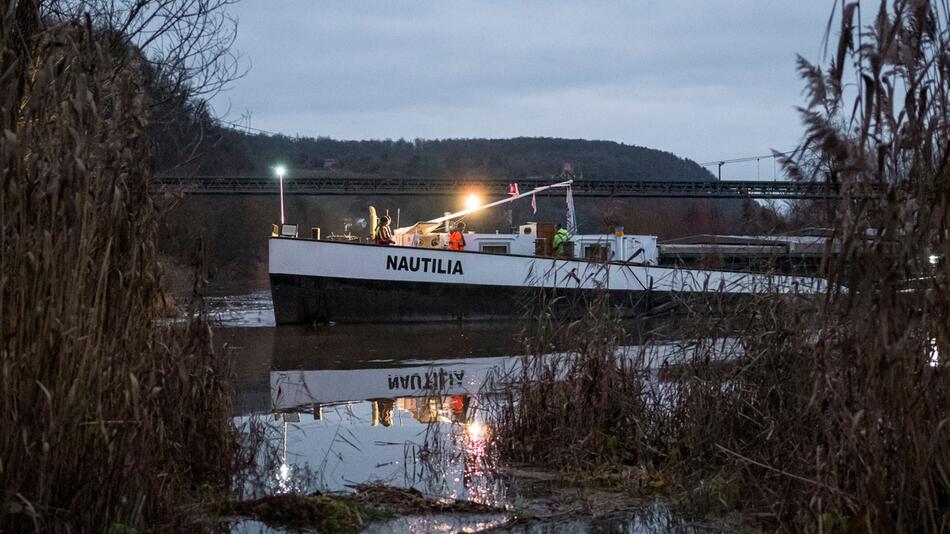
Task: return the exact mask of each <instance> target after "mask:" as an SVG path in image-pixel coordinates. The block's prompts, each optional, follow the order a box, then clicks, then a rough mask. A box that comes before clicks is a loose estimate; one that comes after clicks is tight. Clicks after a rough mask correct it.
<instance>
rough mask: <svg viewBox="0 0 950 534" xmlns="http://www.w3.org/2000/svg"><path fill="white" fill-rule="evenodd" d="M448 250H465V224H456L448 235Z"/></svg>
mask: <svg viewBox="0 0 950 534" xmlns="http://www.w3.org/2000/svg"><path fill="white" fill-rule="evenodd" d="M449 250H465V223H463V222H460V223H458V224H456V225H455V229H454V230H452V233H451V234H449Z"/></svg>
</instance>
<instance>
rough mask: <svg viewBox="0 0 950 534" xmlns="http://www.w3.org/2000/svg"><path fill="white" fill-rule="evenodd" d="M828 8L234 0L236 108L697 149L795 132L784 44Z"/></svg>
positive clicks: (301, 127) (718, 152) (797, 41)
mask: <svg viewBox="0 0 950 534" xmlns="http://www.w3.org/2000/svg"><path fill="white" fill-rule="evenodd" d="M830 9H831V3H830V2H826V1H824V0H822V1H818V0H811V1H807V2H772V1H762V0H746V1H731V2H722V1H717V2H700V1H695V2H687V1H685V0H675V1H668V2H660V1H637V2H599V1H594V2H570V3H569V2H535V1H532V2H444V3H442V2H438V3H437V2H386V1H371V2H304V1H281V2H263V1H259V0H255V1H251V0H245V1H244V2H243V3H241V4H238V5H237V6H236V13H235V14H236V15H238V16H239V18H240V20H241V26H240V29H239V37H238V42H237V46H238V48H239V49H241V50H242V51H243V52H244V54H245V55H246V57H248V58H249V59H250V60H251V61H252V65H253V68H252V70H251V72H250V74H249V75H248V76H247V77H246V78H244V79H242V80H240V81H238V82H236V84H235V86H234V88H233V89H232V90H231V91H229V92H227V93H225V94H223V95H221V96H219V97H218V98H217V99H216V100H215V101H214V104H215V107H216V108H217V109H224V108H226V107H227V105H228V103H229V102H230V104H231V107H232V109H233V110H234V111H235V113H232V118H233V116H234V115H236V114H237V112H240V111H243V110H244V109H250V110H251V111H252V112H253V119H254V122H253V125H254V126H257V127H260V128H265V129H270V130H277V131H284V132H287V133H300V134H306V135H330V136H334V137H342V138H385V137H407V138H412V137H455V136H466V137H476V136H478V137H482V136H484V137H507V136H515V135H548V136H565V137H586V138H597V139H612V140H616V141H621V142H626V143H631V144H640V145H646V146H653V147H656V148H660V149H664V150H670V151H673V152H676V153H678V154H680V155H684V156H687V157H693V158H695V159H699V160H703V159H715V158H720V157H730V156H741V155H747V154H750V153H756V152H760V151H763V150H766V149H767V148H769V147H776V148H783V147H785V146H788V145H789V144H791V143H793V142H794V141H795V140H796V139H797V136H798V134H799V132H800V126H799V123H798V119H797V117H796V115H795V113H794V111H793V106H795V105H797V104H799V102H800V97H799V93H800V87H801V83H800V82H799V81H798V80H797V78H796V74H795V72H794V56H795V53H803V54H805V55H814V53H815V52H817V47H818V41H819V39H820V37H821V32H822V31H823V27H824V23H825V21H826V18H827V15H828V12H829V10H830Z"/></svg>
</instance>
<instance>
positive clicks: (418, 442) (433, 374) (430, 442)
mask: <svg viewBox="0 0 950 534" xmlns="http://www.w3.org/2000/svg"><path fill="white" fill-rule="evenodd" d="M261 300H262V299H261V298H257V297H253V298H247V299H243V300H241V301H240V302H241V304H240V306H239V309H238V310H237V311H230V312H225V313H219V315H220V316H221V317H227V318H230V319H228V320H227V321H222V322H223V324H225V325H226V326H223V327H220V328H218V329H217V330H216V334H215V340H216V343H217V344H218V345H219V346H220V347H221V348H222V350H223V351H224V352H225V353H226V354H227V355H229V356H230V358H231V360H232V361H233V362H234V365H235V370H236V373H237V386H238V387H237V395H236V398H235V402H234V407H235V413H234V416H235V419H236V421H237V422H238V424H239V425H240V424H242V423H245V422H247V421H249V420H251V419H255V420H257V421H259V422H262V423H263V424H264V425H265V426H266V432H267V435H268V436H269V437H271V438H272V439H273V444H274V450H275V452H276V455H277V458H275V460H276V462H275V464H274V465H273V468H272V469H271V470H269V471H268V472H267V473H266V476H265V477H264V479H263V480H264V481H265V484H264V485H263V486H261V487H255V488H254V490H255V491H253V492H250V494H249V496H260V495H261V494H262V493H280V492H288V491H297V492H312V491H348V490H350V489H352V487H353V486H355V485H358V484H364V483H370V482H384V483H386V484H389V485H394V486H402V487H409V488H415V489H418V490H419V491H421V492H423V493H424V494H426V495H427V496H430V497H447V498H460V499H470V500H474V501H477V502H482V503H487V504H496V505H505V504H511V503H512V501H515V502H518V499H521V498H522V497H519V496H518V495H514V494H512V495H509V493H508V492H509V491H512V492H517V491H518V490H517V488H514V489H511V490H509V487H508V486H507V485H506V484H505V483H503V482H502V481H501V480H499V479H498V478H497V477H496V475H495V474H494V473H495V470H494V467H495V465H494V463H493V461H492V459H491V458H490V457H488V455H487V454H486V443H487V440H488V439H489V438H490V437H491V433H492V429H491V427H490V426H489V425H488V423H487V421H486V418H485V414H484V407H483V406H480V405H484V399H482V398H480V394H481V392H482V390H483V386H484V385H485V384H486V382H489V381H491V380H493V379H496V378H498V377H499V376H504V375H507V374H509V373H512V372H515V371H518V370H519V369H518V366H519V365H520V364H521V360H520V358H518V357H516V356H513V355H514V354H516V353H517V352H518V351H517V346H518V345H517V343H516V342H515V341H514V336H513V335H514V331H513V328H512V327H510V326H506V325H499V324H474V325H445V324H432V325H413V326H412V327H411V328H408V327H406V326H403V325H359V326H349V325H340V326H334V327H294V326H290V327H280V328H274V327H264V328H248V327H247V326H258V325H266V320H265V319H261V317H265V318H266V315H267V313H268V311H267V310H266V305H265V304H264V303H262V302H260V301H261ZM262 310H263V311H262ZM259 319H260V320H259ZM228 325H229V326H228ZM235 325H238V326H235ZM739 351H741V346H740V344H739V343H738V342H737V340H732V339H724V340H721V347H719V348H718V349H717V350H716V351H715V357H716V358H732V357H735V356H736V354H737V353H738V352H739ZM622 356H623V357H632V358H638V359H639V362H638V364H639V365H640V366H641V367H640V368H648V369H651V370H653V371H654V372H653V373H652V378H650V380H651V381H655V382H656V383H659V384H660V386H659V387H658V389H657V391H658V395H659V397H661V398H662V397H665V396H667V395H672V394H674V391H673V390H672V389H670V390H669V391H668V390H667V387H666V384H665V382H664V381H663V380H662V373H661V372H660V370H661V369H663V368H665V367H667V366H668V365H670V364H675V363H677V362H679V361H684V360H686V359H689V358H690V357H692V353H691V352H690V351H689V350H686V351H684V350H682V347H681V346H680V345H679V344H669V345H659V344H654V345H651V346H650V347H648V348H644V349H640V348H638V347H627V348H626V349H625V350H624V351H623V353H622ZM480 401H481V402H480ZM650 510H652V511H653V513H639V512H638V513H637V514H635V515H630V516H627V517H613V518H610V519H600V520H597V521H593V522H592V521H590V520H577V521H575V520H573V519H570V520H563V521H559V522H558V523H557V524H549V523H546V524H544V525H535V526H524V527H523V528H521V529H520V530H519V529H518V528H515V530H514V531H521V532H607V531H610V532H665V531H668V530H670V529H674V528H675V529H677V531H680V529H682V523H681V521H678V520H677V518H676V516H675V514H671V513H670V511H669V509H668V508H667V507H666V506H665V505H662V504H658V505H656V507H655V508H650V507H648V508H647V510H646V511H647V512H649V511H650ZM456 520H461V519H459V518H443V519H438V520H435V519H434V518H433V517H427V518H412V517H409V518H400V519H398V520H396V522H395V523H393V524H392V525H388V524H381V525H374V526H373V527H372V528H373V529H376V531H387V530H386V529H387V528H391V529H392V530H391V531H420V532H425V531H431V530H433V529H442V530H446V529H447V530H448V531H461V530H465V529H466V528H469V527H470V526H471V525H468V526H465V527H462V526H460V525H455V526H451V521H456ZM495 520H496V519H486V521H489V522H491V521H495ZM432 521H435V523H433V522H432ZM479 524H480V523H479ZM258 526H259V525H258V524H257V523H255V522H253V521H243V522H241V523H240V528H239V527H238V525H236V526H235V530H234V531H246V532H256V531H262V532H263V531H265V530H258ZM484 526H490V525H488V524H486V525H482V527H484ZM443 527H444V528H443ZM260 528H261V529H263V528H264V527H263V526H261V527H260ZM242 529H243V530H242ZM714 530H715V529H714ZM686 531H689V529H687V530H686Z"/></svg>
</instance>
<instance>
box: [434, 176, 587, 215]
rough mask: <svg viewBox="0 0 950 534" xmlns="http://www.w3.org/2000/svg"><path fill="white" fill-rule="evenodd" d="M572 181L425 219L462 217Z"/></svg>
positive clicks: (566, 184)
mask: <svg viewBox="0 0 950 534" xmlns="http://www.w3.org/2000/svg"><path fill="white" fill-rule="evenodd" d="M572 183H574V180H567V181H565V182H558V183H556V184H551V185H545V186H542V187H539V188H537V189H532V190H531V191H528V192H527V193H521V194H520V195H517V196H513V197H508V198H503V199H501V200H498V201H495V202H492V203H491V204H485V205H484V206H479V207H477V208H472V209H467V210H462V211H457V212H455V213H446V214H445V215H444V216H442V217H439V218H438V219H432V220H431V221H426V222H430V223H441V222H445V221H448V220H449V219H457V218H459V217H464V216H466V215H469V214H471V213H475V212H476V211H481V210H484V209H488V208H493V207H495V206H500V205H502V204H507V203H509V202H512V201H515V200H518V199H519V198H524V197H526V196H530V195H533V194H535V193H539V192H541V191H544V190H547V189H551V188H552V187H566V186H569V185H571V184H572Z"/></svg>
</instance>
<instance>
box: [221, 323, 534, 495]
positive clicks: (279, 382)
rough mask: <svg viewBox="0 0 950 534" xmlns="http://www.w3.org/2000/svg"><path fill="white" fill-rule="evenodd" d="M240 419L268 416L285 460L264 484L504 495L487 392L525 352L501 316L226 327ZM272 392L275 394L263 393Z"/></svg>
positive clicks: (277, 489)
mask: <svg viewBox="0 0 950 534" xmlns="http://www.w3.org/2000/svg"><path fill="white" fill-rule="evenodd" d="M217 339H218V340H220V341H219V342H220V343H221V344H222V346H223V347H224V348H225V350H226V351H228V352H229V353H230V354H231V356H232V358H233V359H234V361H235V362H236V366H237V370H238V384H239V388H238V396H237V399H236V402H235V406H236V408H237V410H238V413H236V414H235V415H236V417H237V419H238V421H239V422H242V421H244V420H246V419H247V418H249V417H253V416H258V417H260V416H264V417H265V418H266V423H267V426H268V427H269V430H270V433H271V435H273V436H275V438H276V439H277V440H278V441H279V442H280V443H279V456H280V457H279V465H278V466H277V467H276V469H275V472H274V474H273V476H272V477H271V479H270V480H271V484H270V486H269V487H266V488H263V490H264V491H272V492H286V491H302V492H310V491H317V490H319V491H341V490H347V489H349V488H351V487H352V486H354V485H356V484H362V483H369V482H385V483H387V484H391V485H396V486H402V487H410V488H415V489H418V490H420V491H422V492H423V493H425V494H427V495H430V496H434V497H448V498H460V499H469V500H475V501H478V502H485V503H490V504H501V503H503V502H504V498H505V494H504V488H503V486H502V484H500V482H499V481H497V480H496V479H495V477H494V476H493V474H492V469H491V465H490V459H489V458H488V457H487V455H486V452H485V451H486V447H485V439H486V437H487V436H488V435H489V430H488V428H487V423H486V421H485V419H484V417H483V414H482V413H481V412H480V410H479V402H478V393H479V391H480V390H481V389H482V386H483V385H484V384H485V382H486V381H487V380H489V379H490V377H491V376H493V374H494V373H498V372H507V371H506V369H510V368H511V366H512V365H515V364H516V362H517V361H518V359H517V358H513V357H512V356H511V354H513V353H514V352H515V350H514V347H515V343H514V341H513V337H512V331H511V330H509V329H504V328H499V327H498V325H476V326H472V327H464V328H460V327H458V326H456V325H449V326H446V325H423V326H421V327H420V328H415V329H413V331H411V332H407V331H406V329H405V328H403V327H400V326H398V325H374V326H372V327H369V328H367V327H365V326H359V327H356V326H353V327H351V326H336V327H323V328H302V327H289V328H284V327H281V328H254V329H249V328H223V329H220V330H219V331H218V335H217ZM265 393H266V395H265Z"/></svg>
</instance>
